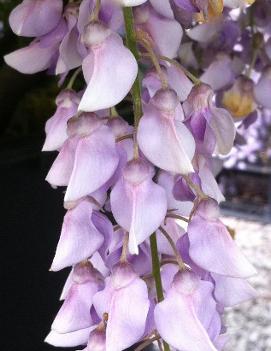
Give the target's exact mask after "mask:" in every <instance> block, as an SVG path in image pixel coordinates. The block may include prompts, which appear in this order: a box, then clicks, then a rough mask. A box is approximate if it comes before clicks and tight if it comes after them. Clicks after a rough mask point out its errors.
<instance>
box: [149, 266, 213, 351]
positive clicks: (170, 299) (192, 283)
mask: <svg viewBox="0 0 271 351" xmlns="http://www.w3.org/2000/svg"><path fill="white" fill-rule="evenodd" d="M211 294H212V284H210V283H209V282H205V281H201V280H200V279H199V278H198V277H197V276H196V274H195V273H192V272H188V271H187V272H182V273H180V272H179V273H177V274H176V275H175V277H174V280H173V283H172V286H171V288H170V289H169V291H168V292H167V295H166V297H165V300H164V301H162V302H160V303H158V304H157V305H156V307H155V310H154V318H155V323H156V327H157V330H158V332H159V333H160V335H161V336H162V338H163V339H164V340H165V341H167V342H168V343H169V344H170V345H171V346H173V347H175V348H176V349H177V350H183V351H190V350H193V351H194V350H195V351H216V348H215V346H214V344H213V343H212V341H211V339H210V337H209V336H208V327H209V326H210V322H211V321H212V318H213V316H214V315H215V314H217V311H216V304H215V301H214V299H213V298H212V295H211ZM207 296H208V298H207Z"/></svg>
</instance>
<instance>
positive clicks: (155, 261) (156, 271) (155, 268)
mask: <svg viewBox="0 0 271 351" xmlns="http://www.w3.org/2000/svg"><path fill="white" fill-rule="evenodd" d="M150 244H151V257H152V275H153V278H154V281H155V287H156V295H157V300H158V302H160V301H162V300H164V294H163V287H162V280H161V274H160V262H159V256H158V249H157V240H156V234H155V233H153V234H152V235H151V237H150ZM163 345H164V351H170V348H169V345H168V344H167V343H166V342H165V341H163Z"/></svg>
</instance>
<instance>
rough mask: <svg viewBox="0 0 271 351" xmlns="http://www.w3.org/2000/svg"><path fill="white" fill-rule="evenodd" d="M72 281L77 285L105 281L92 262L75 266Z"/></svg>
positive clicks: (84, 262)
mask: <svg viewBox="0 0 271 351" xmlns="http://www.w3.org/2000/svg"><path fill="white" fill-rule="evenodd" d="M72 280H73V281H74V282H75V283H77V284H84V283H86V282H89V281H93V282H95V281H101V282H102V281H103V277H102V275H101V273H100V272H99V271H97V269H95V268H94V267H93V265H92V264H91V262H89V261H83V262H81V263H79V264H77V265H75V266H74V269H73V273H72Z"/></svg>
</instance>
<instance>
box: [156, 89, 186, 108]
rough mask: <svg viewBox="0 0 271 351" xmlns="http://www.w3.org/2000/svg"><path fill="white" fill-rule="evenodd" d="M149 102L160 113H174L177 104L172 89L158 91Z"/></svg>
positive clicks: (177, 101)
mask: <svg viewBox="0 0 271 351" xmlns="http://www.w3.org/2000/svg"><path fill="white" fill-rule="evenodd" d="M151 102H152V104H153V105H154V106H155V107H157V108H158V109H159V110H160V111H162V112H174V111H175V109H176V107H177V106H178V104H179V100H178V96H177V93H176V92H175V91H174V90H173V89H160V90H158V91H157V92H156V93H155V95H154V96H153V98H152V99H151Z"/></svg>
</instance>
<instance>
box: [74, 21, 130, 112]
mask: <svg viewBox="0 0 271 351" xmlns="http://www.w3.org/2000/svg"><path fill="white" fill-rule="evenodd" d="M82 40H83V43H84V44H85V46H86V47H87V48H88V49H89V53H88V55H87V56H86V57H85V59H84V61H83V64H82V68H83V73H84V77H85V79H86V81H87V89H86V91H85V93H84V95H83V97H82V100H81V102H80V104H79V111H90V112H91V111H97V110H101V109H104V108H108V107H112V106H114V105H116V104H118V103H119V102H120V101H121V100H122V99H123V98H124V97H125V96H126V95H127V93H128V92H129V90H130V89H131V87H132V84H133V83H134V80H135V78H136V75H137V63H136V60H135V58H134V56H133V55H132V53H131V52H130V51H129V50H128V49H127V48H126V47H125V46H124V45H123V42H122V39H121V38H120V36H119V35H118V34H116V33H114V32H112V31H111V30H110V29H109V28H106V27H105V26H104V25H102V24H101V23H91V24H89V25H88V26H87V27H86V29H85V32H84V34H83V37H82ZM116 82H118V86H117V88H116V85H115V84H116Z"/></svg>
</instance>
